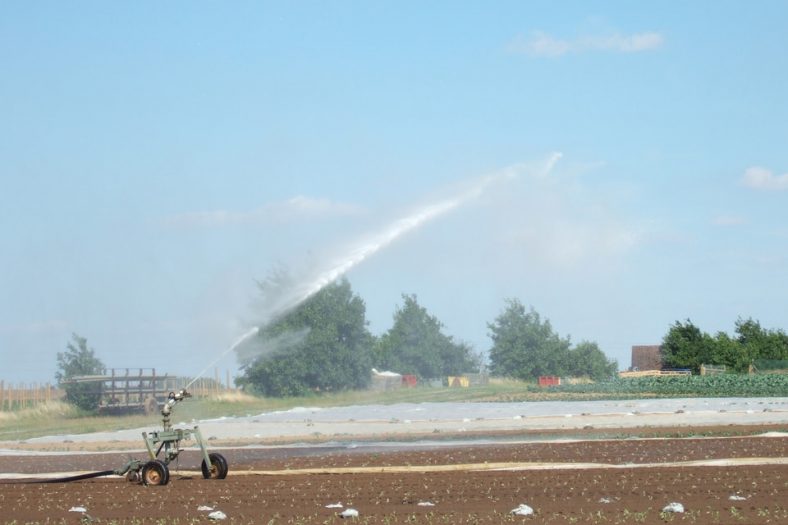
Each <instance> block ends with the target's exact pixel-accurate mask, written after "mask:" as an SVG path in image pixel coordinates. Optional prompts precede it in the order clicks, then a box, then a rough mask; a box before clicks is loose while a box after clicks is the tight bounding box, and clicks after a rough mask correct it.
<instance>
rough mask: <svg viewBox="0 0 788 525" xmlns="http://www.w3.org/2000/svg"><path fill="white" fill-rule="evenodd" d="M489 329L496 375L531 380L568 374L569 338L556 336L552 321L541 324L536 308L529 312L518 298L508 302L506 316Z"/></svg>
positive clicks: (489, 324) (491, 357)
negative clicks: (543, 376)
mask: <svg viewBox="0 0 788 525" xmlns="http://www.w3.org/2000/svg"><path fill="white" fill-rule="evenodd" d="M487 327H488V329H489V330H490V338H491V339H492V342H493V346H492V348H491V349H490V371H491V372H492V373H493V374H494V375H499V376H505V377H514V378H517V379H524V380H528V379H535V378H537V377H539V376H542V375H565V374H567V373H568V372H569V360H570V355H569V349H570V342H569V338H562V337H560V336H559V335H558V334H556V333H555V332H554V331H553V328H552V326H551V325H550V321H549V320H547V319H545V320H544V321H542V319H541V317H540V316H539V314H538V313H537V312H536V311H535V310H534V309H533V308H531V309H530V311H528V312H526V310H525V307H524V306H523V305H522V303H520V301H518V300H517V299H507V300H506V308H505V309H504V311H503V313H501V314H500V315H499V316H498V317H497V318H496V319H495V321H494V322H492V323H488V325H487Z"/></svg>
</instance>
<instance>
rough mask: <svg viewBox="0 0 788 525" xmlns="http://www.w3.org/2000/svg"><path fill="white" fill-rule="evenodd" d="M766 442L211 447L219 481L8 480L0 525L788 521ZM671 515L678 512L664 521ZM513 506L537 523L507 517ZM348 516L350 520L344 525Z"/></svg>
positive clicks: (771, 444)
mask: <svg viewBox="0 0 788 525" xmlns="http://www.w3.org/2000/svg"><path fill="white" fill-rule="evenodd" d="M770 430H785V429H784V428H782V429H779V428H772V427H751V428H750V427H748V428H737V431H736V434H737V435H736V436H734V437H731V436H730V434H731V429H730V427H724V428H718V429H704V432H703V434H704V435H707V436H710V437H702V438H698V437H692V438H688V437H672V436H676V435H679V432H672V431H671V429H661V431H660V434H661V435H662V436H667V437H661V438H643V437H642V435H636V434H637V433H636V432H633V431H631V430H629V431H626V432H628V433H629V434H631V435H629V436H626V437H624V436H623V434H624V431H622V438H620V439H603V438H601V437H599V436H593V435H581V436H575V437H577V438H579V439H578V440H571V441H570V440H566V439H552V440H548V441H538V442H518V443H504V442H500V443H493V444H490V443H487V444H472V443H471V444H462V445H458V444H454V445H452V444H451V443H445V444H442V445H440V446H436V445H429V446H427V445H421V446H420V445H415V446H414V445H408V446H397V445H388V446H378V447H375V446H366V447H365V446H362V447H358V448H348V447H342V446H330V445H324V446H319V445H318V446H311V447H293V448H287V447H276V448H270V447H260V448H255V447H245V448H227V449H221V448H212V451H213V452H219V453H221V454H222V455H224V456H225V457H226V458H227V460H228V463H229V465H230V474H229V475H228V477H227V479H224V480H205V479H203V478H202V475H201V474H200V472H199V463H200V455H199V453H198V452H197V451H195V450H186V451H184V452H183V453H182V454H181V457H180V458H179V461H178V463H177V464H175V463H172V464H171V465H170V467H171V480H170V483H169V484H167V485H165V486H144V485H141V484H138V483H131V482H128V481H126V480H125V479H124V478H121V477H115V476H112V477H103V478H94V479H90V480H84V481H79V482H71V483H63V482H55V483H46V484H42V483H29V482H27V481H29V480H22V479H17V480H4V481H2V482H0V523H3V524H10V523H15V524H23V523H58V524H59V523H63V524H69V523H73V524H76V523H87V522H92V521H95V522H97V523H105V524H109V523H117V524H121V523H129V524H135V525H142V524H148V523H150V524H176V523H178V524H180V523H210V522H211V521H212V519H211V518H210V517H209V514H210V512H211V511H209V510H205V509H206V508H207V507H210V508H212V509H213V510H219V511H221V512H223V513H224V515H225V516H226V518H225V519H224V520H223V523H237V524H247V523H248V524H276V523H294V524H295V523H303V524H310V523H319V524H322V523H340V522H344V521H352V522H357V523H370V524H372V523H435V524H438V523H523V522H528V523H622V524H623V523H665V522H676V523H685V522H686V523H748V524H760V523H788V435H786V434H777V435H773V436H768V435H767V436H762V435H758V434H762V433H763V432H766V431H770ZM686 433H687V429H686V428H683V429H681V433H680V434H681V435H686ZM649 435H651V434H649ZM715 436H716V437H715ZM488 437H489V436H488ZM566 437H569V436H564V438H566ZM130 455H136V456H137V457H139V456H140V454H138V453H137V454H131V453H128V452H123V453H102V454H78V455H75V454H55V455H44V456H39V455H34V456H10V455H5V456H0V472H3V473H6V474H8V473H20V475H22V476H25V475H29V476H31V477H32V476H34V475H35V476H40V475H42V474H43V473H53V474H52V475H53V476H54V477H57V476H58V475H64V474H65V473H69V474H73V473H74V471H100V470H106V469H113V468H117V467H119V466H120V465H122V464H123V463H124V462H125V461H126V459H127V458H128V457H129V456H130ZM58 473H59V474H58ZM671 503H681V504H682V506H683V508H684V512H683V513H676V512H666V511H663V508H665V507H666V506H667V505H669V504H671ZM331 504H334V505H336V504H341V505H342V507H327V505H331ZM521 504H525V505H528V506H529V507H531V508H532V509H533V511H534V514H533V515H531V516H518V515H514V514H511V511H512V510H513V509H514V508H516V507H518V506H519V505H521ZM77 507H79V508H84V509H85V510H84V512H83V511H82V510H79V509H76V508H77ZM72 508H75V509H74V510H71V509H72ZM346 508H353V509H355V510H357V511H358V514H359V516H358V517H357V518H349V519H347V520H345V519H343V518H342V517H340V512H341V511H342V510H343V509H346Z"/></svg>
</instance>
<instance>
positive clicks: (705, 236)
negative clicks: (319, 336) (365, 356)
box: [0, 1, 788, 382]
mask: <svg viewBox="0 0 788 525" xmlns="http://www.w3.org/2000/svg"><path fill="white" fill-rule="evenodd" d="M787 19H788V4H786V3H785V2H767V1H764V2H757V3H745V2H717V1H715V2H692V3H686V2H652V3H644V2H493V3H464V4H463V3H458V2H429V3H424V2H351V1H345V2H300V3H295V2H281V3H273V2H248V3H246V2H232V3H224V2H166V3H162V2H127V3H119V2H112V3H106V2H69V3H63V2H11V1H9V2H3V3H2V4H0V66H2V75H1V76H0V115H2V117H0V181H2V191H0V238H1V239H2V243H3V248H2V250H0V269H1V271H0V290H2V295H0V356H2V372H0V379H4V380H5V381H6V382H21V381H28V382H32V381H39V382H45V381H51V380H52V379H53V376H54V372H55V370H56V354H57V352H61V351H63V350H64V349H65V347H66V344H67V343H68V341H69V339H70V335H71V333H73V332H75V333H78V334H80V335H81V336H84V337H86V338H87V339H88V342H89V345H90V346H91V347H93V348H94V349H95V350H96V353H97V355H98V356H99V357H100V358H101V359H102V360H103V361H104V362H105V364H107V365H108V366H114V367H156V368H157V369H158V370H161V371H164V372H168V373H171V374H178V375H193V374H197V373H199V372H200V371H202V370H203V369H204V368H205V367H206V366H207V365H208V364H209V363H211V362H212V361H213V360H214V359H216V358H217V357H218V356H220V355H221V354H223V353H224V352H225V350H226V349H227V348H228V346H229V345H230V344H231V343H232V342H233V341H234V340H236V339H237V338H238V336H239V335H241V334H243V333H245V332H246V331H247V330H248V329H249V328H250V327H252V326H255V325H256V324H257V323H259V322H260V313H259V311H258V310H257V307H256V303H257V302H258V301H257V299H258V298H257V297H256V296H257V288H256V284H255V281H256V280H260V279H264V278H265V277H266V276H267V275H268V274H269V273H270V272H271V271H272V269H273V268H276V267H281V268H287V269H289V270H290V271H291V273H292V274H293V275H294V276H296V278H298V276H303V277H302V279H304V280H305V281H309V279H311V278H312V276H314V275H316V273H315V272H318V273H319V272H320V271H325V270H328V269H330V268H333V267H334V266H333V265H335V263H336V262H337V261H340V262H341V261H343V260H345V259H347V258H348V257H351V254H352V253H354V249H356V248H358V247H360V246H364V245H365V243H368V242H369V239H374V238H375V236H376V235H379V234H380V232H385V231H387V229H388V228H390V227H391V226H392V225H393V224H398V223H397V221H398V220H400V219H402V218H408V217H413V216H414V214H416V215H418V213H419V212H420V211H423V210H424V209H428V208H429V207H430V206H432V205H434V204H435V203H441V202H447V200H448V201H452V199H454V200H458V199H459V197H458V196H462V195H466V193H465V192H466V191H467V189H468V188H479V187H480V184H481V185H482V186H484V189H483V191H480V192H479V194H478V195H475V196H474V198H472V199H459V200H461V203H459V204H458V205H457V206H456V207H453V208H452V209H450V210H448V211H447V212H446V213H441V214H439V215H438V216H435V217H432V218H430V219H429V220H427V221H424V222H423V223H420V224H419V225H418V227H415V228H412V229H411V230H409V231H407V232H405V233H403V234H402V235H400V236H398V237H397V238H396V239H395V240H394V241H393V242H390V243H387V244H386V245H385V246H382V247H381V249H379V250H377V251H375V252H374V253H373V254H371V255H370V256H369V257H367V258H365V259H364V260H363V261H361V262H359V263H358V264H355V265H353V266H352V268H350V270H349V271H348V272H347V277H348V279H349V280H350V282H351V285H352V286H353V289H354V290H355V291H356V293H358V294H359V295H360V296H361V297H362V298H363V299H364V300H365V301H366V304H367V316H368V319H369V322H370V328H371V330H372V331H373V333H376V334H380V333H382V332H383V331H385V330H387V329H388V328H389V327H390V325H391V319H392V315H393V313H394V310H395V308H396V307H397V305H400V304H401V303H402V300H401V294H403V293H408V294H416V295H417V296H418V299H419V302H420V303H421V304H422V305H423V306H425V307H426V308H427V309H428V310H429V311H430V312H431V313H432V314H434V315H435V316H437V317H438V318H439V319H440V320H441V321H442V322H443V323H444V325H445V332H446V333H447V334H448V335H452V336H453V337H455V338H456V339H458V340H462V341H466V342H468V343H470V344H472V345H473V346H474V348H475V349H476V350H477V351H480V352H484V351H486V350H487V349H488V348H489V346H490V340H489V338H488V335H487V333H488V329H487V323H489V322H491V321H493V320H494V319H495V317H496V316H497V315H499V314H500V313H501V312H502V310H503V308H504V305H505V303H504V300H505V299H506V298H516V299H519V300H520V301H521V302H522V303H523V304H525V305H529V306H533V307H534V308H535V309H536V310H537V311H538V312H539V313H540V314H541V315H542V316H543V317H546V318H548V319H550V321H551V322H552V324H553V326H554V328H555V330H556V331H557V332H558V333H560V334H561V335H565V336H566V335H568V336H571V338H572V341H574V342H579V341H582V340H590V341H596V342H597V343H598V344H599V345H600V347H601V348H602V350H603V351H604V352H605V353H606V354H607V355H608V356H609V357H611V358H615V359H617V360H618V362H619V365H620V366H621V368H626V367H627V366H629V364H630V348H631V346H632V345H634V344H649V343H658V342H660V340H661V339H662V337H663V336H664V334H665V333H666V332H667V330H668V328H669V326H670V325H671V324H672V323H673V322H675V321H676V320H684V319H687V318H689V319H691V320H692V321H693V322H694V323H695V324H696V325H698V326H699V327H700V328H701V329H703V330H704V331H708V332H712V333H714V332H716V331H720V330H721V331H726V332H729V333H732V331H733V327H734V323H735V321H736V319H737V318H738V317H740V316H741V317H745V318H747V317H752V318H754V319H757V320H759V321H760V322H761V323H762V325H764V326H765V327H767V328H780V329H786V328H788V326H786V322H785V314H786V301H787V300H788V299H787V298H788V284H786V283H788V275H786V274H787V273H788V272H787V271H786V269H787V268H788V265H787V263H788V246H787V244H788V224H786V219H788V211H786V210H788V206H786V200H787V198H788V153H786V144H788V129H787V128H786V122H788V104H787V103H786V102H787V101H786V98H787V97H788V95H786V93H788V67H786V66H788V64H786V58H785V57H787V56H788V33H786V32H785V29H784V23H785V20H787ZM506 174H508V175H510V176H505V175H506ZM490 177H492V180H494V183H492V184H489V185H484V184H483V182H482V181H484V180H489V178H490ZM458 202H459V201H458ZM216 366H217V367H219V368H220V374H221V377H222V378H223V377H224V375H225V371H226V370H230V371H231V373H232V374H235V370H236V368H237V363H236V361H235V359H234V358H233V357H232V356H231V355H225V356H224V357H223V358H221V359H220V360H219V361H218V362H217V363H216ZM211 373H212V372H211Z"/></svg>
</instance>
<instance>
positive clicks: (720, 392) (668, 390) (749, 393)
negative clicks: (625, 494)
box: [549, 374, 788, 397]
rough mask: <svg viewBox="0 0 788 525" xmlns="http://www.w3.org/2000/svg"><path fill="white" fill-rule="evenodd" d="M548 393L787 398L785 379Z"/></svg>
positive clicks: (678, 381) (663, 382)
mask: <svg viewBox="0 0 788 525" xmlns="http://www.w3.org/2000/svg"><path fill="white" fill-rule="evenodd" d="M549 389H550V391H555V392H566V393H573V394H640V395H656V396H664V397H679V396H692V397H770V396H788V375H779V374H771V375H737V374H725V375H709V376H649V377H631V378H617V379H614V380H611V381H605V382H600V383H589V384H579V385H561V386H555V387H549Z"/></svg>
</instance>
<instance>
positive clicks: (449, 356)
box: [57, 278, 788, 407]
mask: <svg viewBox="0 0 788 525" xmlns="http://www.w3.org/2000/svg"><path fill="white" fill-rule="evenodd" d="M261 291H263V292H264V291H265V286H264V285H261ZM487 328H488V335H489V337H490V339H491V341H492V346H491V347H490V348H489V349H488V351H487V355H486V359H485V358H483V357H482V355H481V354H480V353H477V352H476V351H475V350H474V349H473V348H472V347H471V345H469V344H467V343H465V342H462V341H456V340H455V339H454V338H453V337H452V336H450V335H447V334H446V333H445V331H444V330H445V327H444V325H443V323H441V322H440V320H438V318H437V317H436V316H434V315H432V314H431V313H430V312H428V311H427V309H426V308H424V307H423V306H421V305H420V304H419V302H418V298H417V297H416V295H407V294H404V295H403V296H402V304H401V305H399V306H397V307H396V310H395V312H394V315H393V323H392V326H391V328H390V329H389V330H387V331H386V332H385V333H383V334H382V335H380V336H375V335H373V334H372V333H370V331H369V329H368V322H367V320H366V305H365V303H364V301H363V300H362V299H361V298H360V297H359V296H358V295H357V294H355V293H354V292H353V290H352V288H351V286H350V283H349V282H348V280H347V279H344V278H343V279H340V280H338V281H335V282H333V283H331V284H329V285H328V286H325V287H324V288H323V289H321V290H320V291H319V292H318V293H316V294H314V295H313V296H311V297H310V298H309V299H307V300H306V301H304V302H303V303H301V304H300V305H299V306H298V307H296V308H294V309H292V310H290V311H288V312H287V313H286V314H284V315H282V316H281V317H279V318H276V319H275V320H274V321H273V322H270V323H268V324H267V325H265V326H263V327H261V328H260V330H259V333H258V334H257V336H256V337H253V338H251V339H250V342H248V343H247V344H246V345H245V346H244V347H242V348H240V349H239V352H238V359H239V362H240V365H241V374H240V376H239V377H238V378H237V379H236V384H237V385H238V386H241V387H243V388H244V389H246V390H248V391H250V392H253V393H257V394H261V395H265V396H272V397H283V396H298V395H305V394H308V393H313V392H328V391H339V390H351V389H364V388H367V387H368V386H369V384H370V381H371V379H372V377H371V370H372V368H378V369H381V370H391V371H395V372H398V373H400V374H412V375H415V376H417V377H418V378H420V379H421V380H425V379H434V378H443V377H446V376H451V375H461V374H465V373H472V372H478V371H480V370H481V369H483V368H488V369H489V372H490V374H492V375H494V376H499V377H510V378H515V379H520V380H525V381H532V380H535V379H536V378H537V377H539V376H543V375H556V376H564V377H566V376H576V377H578V376H585V377H588V378H590V379H592V380H595V381H600V380H605V379H608V378H611V377H614V376H615V375H616V373H617V371H618V363H617V362H616V361H615V360H612V359H609V358H608V357H607V356H606V355H605V353H604V352H603V351H602V350H601V349H600V348H599V346H598V345H597V343H595V342H592V341H581V342H580V343H578V344H575V345H573V344H572V342H571V340H570V338H569V337H568V336H566V337H564V336H561V335H559V334H558V333H556V332H555V330H554V329H553V327H552V325H551V323H550V321H549V320H548V319H544V318H542V316H540V315H539V313H538V312H536V311H535V310H534V309H533V308H532V307H531V308H528V309H526V308H525V306H523V304H522V303H521V302H520V301H519V300H517V299H507V300H505V304H504V308H503V310H502V312H501V313H500V314H499V315H498V316H497V317H496V318H495V319H494V320H493V321H492V322H489V323H488V324H487ZM662 346H663V363H664V365H665V366H666V367H671V368H689V369H692V370H693V371H694V372H696V373H697V372H698V370H699V368H700V365H701V364H717V365H720V364H722V365H725V366H726V367H727V368H728V369H730V370H731V371H735V372H744V371H747V369H748V367H749V366H750V365H751V364H752V363H753V362H755V361H757V360H759V359H772V360H785V359H788V336H786V334H785V333H784V332H783V331H781V330H766V329H763V328H762V327H761V326H760V324H759V323H758V322H757V321H753V320H752V319H747V320H741V319H740V320H739V321H737V323H736V336H734V337H730V336H728V335H727V334H725V333H722V332H720V333H718V334H716V335H715V336H711V335H709V334H707V333H704V332H702V331H701V330H700V329H699V328H698V327H696V326H695V325H693V324H692V323H691V322H690V321H689V320H687V321H686V322H676V323H675V324H674V325H672V326H671V327H670V329H669V331H668V333H667V334H666V335H665V337H664V339H663V344H662ZM58 367H59V372H58V373H57V379H58V381H59V382H60V381H63V380H66V379H68V378H69V377H71V376H73V375H88V374H94V373H98V372H99V371H100V370H101V369H102V368H104V364H103V363H102V362H101V361H100V360H99V359H98V358H96V356H95V354H94V351H93V350H92V349H89V348H88V346H87V341H86V340H85V339H84V338H82V337H79V336H77V335H76V334H74V336H73V340H72V342H70V343H69V345H68V348H67V351H66V352H65V353H59V354H58ZM66 393H67V399H68V400H70V401H72V402H74V403H75V404H78V405H85V406H86V407H87V406H89V405H90V403H91V402H92V400H91V399H90V397H91V395H90V394H89V393H88V392H87V391H86V388H85V386H84V385H70V386H68V387H67V388H66Z"/></svg>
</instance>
